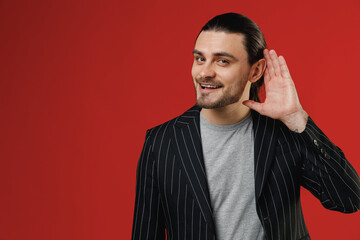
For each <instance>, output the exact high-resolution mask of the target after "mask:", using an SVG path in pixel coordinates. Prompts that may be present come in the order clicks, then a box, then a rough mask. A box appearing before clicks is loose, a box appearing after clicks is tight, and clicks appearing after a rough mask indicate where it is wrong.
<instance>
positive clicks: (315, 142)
mask: <svg viewBox="0 0 360 240" xmlns="http://www.w3.org/2000/svg"><path fill="white" fill-rule="evenodd" d="M314 145H315V146H316V148H317V149H319V148H320V145H319V143H318V142H317V140H316V139H314Z"/></svg>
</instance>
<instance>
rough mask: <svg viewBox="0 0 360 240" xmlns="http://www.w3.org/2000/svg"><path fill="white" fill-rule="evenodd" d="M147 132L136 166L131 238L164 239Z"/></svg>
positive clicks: (149, 139) (153, 162)
mask: <svg viewBox="0 0 360 240" xmlns="http://www.w3.org/2000/svg"><path fill="white" fill-rule="evenodd" d="M149 132H150V131H149V130H148V131H147V132H146V138H145V143H144V146H143V149H142V152H141V155H140V159H139V162H138V166H137V173H136V197H135V209H134V219H133V229H132V240H138V239H144V240H145V239H146V240H152V239H159V240H162V239H165V227H164V221H163V219H164V218H163V211H162V208H161V200H160V194H159V189H158V186H157V180H156V162H155V160H154V157H153V154H152V144H151V138H150V134H149Z"/></svg>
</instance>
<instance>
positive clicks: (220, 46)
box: [195, 31, 247, 59]
mask: <svg viewBox="0 0 360 240" xmlns="http://www.w3.org/2000/svg"><path fill="white" fill-rule="evenodd" d="M244 42H245V37H244V35H243V34H241V33H226V32H223V31H202V32H201V33H200V34H199V36H198V38H197V40H196V43H195V49H196V50H198V51H200V52H202V53H203V54H210V55H212V54H214V53H217V52H227V53H230V54H232V55H234V56H236V57H239V58H244V57H245V58H246V59H247V52H246V50H245V46H244Z"/></svg>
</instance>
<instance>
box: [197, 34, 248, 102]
mask: <svg viewBox="0 0 360 240" xmlns="http://www.w3.org/2000/svg"><path fill="white" fill-rule="evenodd" d="M243 42H244V36H243V35H242V34H237V33H225V32H217V31H203V32H201V33H200V35H199V37H198V39H197V41H196V43H195V49H194V51H193V54H194V63H193V66H192V70H191V74H192V77H193V81H194V86H195V92H196V103H197V105H199V106H200V107H202V108H221V107H224V106H227V105H229V104H232V103H236V102H238V101H239V100H240V98H241V96H242V94H243V92H244V88H245V86H246V83H247V82H248V81H247V80H248V75H249V71H250V65H249V64H248V60H247V58H248V56H247V52H246V50H245V46H244V44H243Z"/></svg>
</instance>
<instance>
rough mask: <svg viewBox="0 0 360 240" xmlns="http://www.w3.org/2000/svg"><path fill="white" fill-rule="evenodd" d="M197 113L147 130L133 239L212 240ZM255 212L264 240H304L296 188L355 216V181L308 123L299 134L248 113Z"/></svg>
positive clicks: (358, 190) (359, 196) (358, 193)
mask: <svg viewBox="0 0 360 240" xmlns="http://www.w3.org/2000/svg"><path fill="white" fill-rule="evenodd" d="M199 113H200V108H199V107H198V106H196V105H195V106H194V107H192V108H191V109H189V110H188V111H186V112H185V113H184V114H182V115H181V116H179V117H177V118H175V119H172V120H170V121H168V122H166V123H164V124H161V125H159V126H157V127H154V128H152V129H149V130H148V131H147V133H146V138H145V144H144V147H143V150H142V153H141V156H140V160H139V163H138V167H137V181H136V200H135V210H134V219H133V231H132V239H134V240H135V239H165V234H166V235H167V239H169V240H175V239H184V240H193V239H194V240H195V239H196V240H197V239H206V240H214V239H216V234H215V226H214V221H213V217H212V207H211V204H210V197H209V189H208V185H207V179H206V172H205V167H204V160H203V152H202V145H201V136H200V131H199V130H200V129H199ZM251 114H252V118H253V126H254V136H255V143H254V148H255V149H254V150H255V152H254V153H255V158H254V167H255V176H254V181H255V196H256V210H257V214H258V217H259V219H260V221H261V224H262V226H263V228H264V230H265V235H266V238H267V239H286V240H289V239H310V236H309V233H308V230H307V228H306V225H305V222H304V217H303V213H302V210H301V203H300V186H303V187H305V188H306V189H308V190H309V191H310V192H311V193H312V194H313V195H314V196H315V197H317V198H318V199H319V200H320V201H321V203H322V205H323V206H324V207H325V208H328V209H331V210H336V211H340V212H344V213H350V212H355V211H357V210H358V209H359V208H360V180H359V177H358V175H357V173H356V171H355V169H354V168H353V167H352V166H351V165H350V163H349V162H348V161H347V160H346V159H345V156H344V154H343V152H342V151H341V150H340V149H339V148H338V147H336V146H335V145H334V144H333V143H332V142H330V140H329V139H328V138H327V137H326V136H325V135H324V133H323V132H322V131H321V130H320V129H319V128H318V127H317V126H316V125H315V123H314V122H313V121H312V119H311V118H309V120H308V123H307V125H306V129H305V130H304V132H302V133H295V132H292V131H290V130H289V129H288V128H287V127H286V126H285V125H284V124H283V123H282V122H280V121H278V120H274V119H271V118H268V117H265V116H262V115H259V114H258V113H257V112H255V111H252V112H251Z"/></svg>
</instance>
